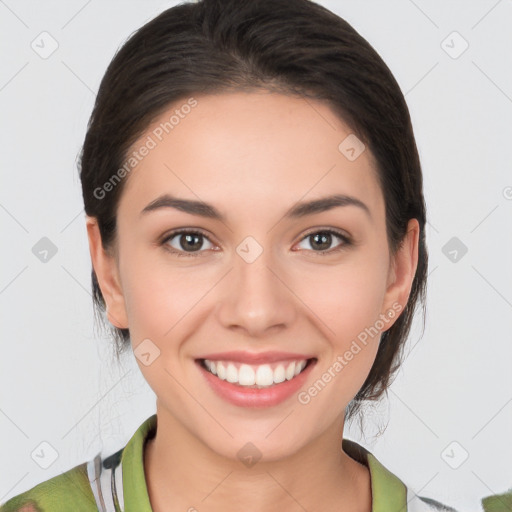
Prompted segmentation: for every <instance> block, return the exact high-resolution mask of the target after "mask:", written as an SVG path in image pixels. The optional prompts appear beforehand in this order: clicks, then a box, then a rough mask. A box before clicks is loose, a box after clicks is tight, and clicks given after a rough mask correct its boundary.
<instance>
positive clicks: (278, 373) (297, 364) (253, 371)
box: [204, 359, 307, 387]
mask: <svg viewBox="0 0 512 512" xmlns="http://www.w3.org/2000/svg"><path fill="white" fill-rule="evenodd" d="M306 364H307V361H306V360H305V359H304V360H301V361H292V362H290V363H288V364H278V365H277V366H275V367H274V369H272V367H271V365H269V364H262V365H254V366H252V365H249V364H241V365H240V367H239V368H238V367H237V366H236V365H235V364H234V363H232V362H227V361H209V360H208V359H205V360H204V365H205V366H206V368H207V369H208V370H209V371H210V373H212V374H213V375H217V376H218V377H219V379H221V380H226V381H228V382H231V383H233V384H238V385H240V386H248V387H251V386H252V387H269V386H272V385H273V384H279V383H281V382H284V381H285V380H291V379H293V378H294V377H295V376H296V375H298V374H299V373H301V372H302V370H304V368H305V367H306Z"/></svg>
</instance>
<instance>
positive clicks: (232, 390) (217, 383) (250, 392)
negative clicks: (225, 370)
mask: <svg viewBox="0 0 512 512" xmlns="http://www.w3.org/2000/svg"><path fill="white" fill-rule="evenodd" d="M196 362H197V365H198V366H199V368H200V369H201V372H202V374H203V375H204V377H205V378H206V381H207V382H208V384H209V385H210V386H211V388H212V389H213V391H215V393H217V395H219V396H220V397H221V398H223V399H224V400H227V401H228V402H230V403H232V404H234V405H238V406H240V407H271V406H273V405H278V404H280V403H281V402H284V401H285V400H286V399H287V398H290V396H292V395H293V394H294V393H296V392H297V391H298V390H299V389H300V387H301V386H302V385H303V384H304V382H305V381H306V379H307V378H308V375H309V373H310V372H311V369H312V368H313V366H314V365H315V362H316V360H313V361H310V362H309V364H308V365H307V367H306V368H305V369H304V370H303V371H302V372H301V373H299V375H297V376H295V377H294V378H293V379H291V380H285V381H284V382H280V383H279V384H274V385H273V386H270V387H268V388H261V389H257V388H246V387H243V386H239V385H238V384H232V383H231V382H228V381H226V380H221V379H219V378H218V377H217V376H215V375H213V374H212V373H210V372H209V371H208V370H206V369H205V368H203V366H202V365H201V363H200V362H199V361H196Z"/></svg>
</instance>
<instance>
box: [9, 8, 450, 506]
mask: <svg viewBox="0 0 512 512" xmlns="http://www.w3.org/2000/svg"><path fill="white" fill-rule="evenodd" d="M80 177H81V181H82V190H83V198H84V205H85V211H86V214H87V218H86V225H87V233H88V239H89V246H90V252H91V259H92V264H93V271H92V285H93V292H94V299H95V304H96V306H97V308H98V310H99V311H100V312H101V313H105V315H106V317H107V318H108V320H109V322H110V324H111V325H112V326H113V335H114V338H115V341H116V343H117V347H118V353H121V352H122V351H123V350H126V349H128V348H129V347H131V348H132V349H133V351H134V355H135V357H136V358H137V363H138V365H139V367H140V370H141V372H142V373H143V375H144V377H145V379H146V380H147V382H148V383H149V385H150V386H151V387H152V389H153V390H154V391H155V394H156V396H157V404H156V405H157V411H156V414H155V415H154V416H152V417H150V418H148V419H147V420H146V421H145V422H144V423H143V424H142V425H141V426H140V427H139V429H138V430H137V431H136V432H135V434H134V435H133V437H132V438H131V439H130V441H129V442H128V443H127V445H126V446H125V447H123V448H122V449H120V450H119V451H118V452H117V453H114V454H103V453H100V454H98V456H97V457H96V458H95V459H94V460H92V461H90V462H88V463H84V464H81V465H79V466H76V467H75V468H73V469H71V470H69V471H68V472H66V473H64V474H62V475H59V476H58V477H55V478H52V479H50V480H48V481H46V482H43V483H42V484H40V485H38V486H36V487H34V488H33V489H31V490H29V491H27V492H25V493H23V494H21V495H19V496H16V497H15V498H13V499H11V500H10V501H9V502H8V503H6V504H5V505H4V506H3V507H2V508H1V510H2V512H6V511H9V510H24V511H28V510H69V508H72V509H73V510H84V511H85V510H125V511H127V512H128V511H130V510H133V511H135V510H137V511H150V510H153V511H175V510H176V511H177V510H189V511H194V510H198V511H207V510H211V511H217V510H226V511H229V510H240V509H243V510H255V511H256V510H258V511H260V510H265V511H274V510H290V511H291V510H310V511H312V510H337V511H355V510H360V511H370V510H372V511H377V510H378V511H398V510H404V511H405V510H409V511H412V510H416V511H418V510H453V509H451V508H449V507H446V506H443V505H441V504H440V503H438V502H436V501H433V500H430V499H427V498H420V497H418V496H416V495H415V494H414V493H413V492H412V490H411V489H408V488H407V487H406V485H405V484H404V483H403V482H402V480H400V479H399V478H398V477H397V476H395V475H394V474H392V473H391V472H389V471H388V470H387V469H386V468H385V467H384V466H383V465H382V464H381V463H380V462H379V461H378V460H377V459H376V458H375V457H374V456H373V455H372V454H371V453H369V452H368V451H367V450H365V449H364V448H363V447H361V446H359V445H358V444H357V443H355V442H353V441H349V440H348V439H343V428H344V425H345V422H347V421H348V420H350V419H351V418H353V417H354V416H355V415H356V414H358V413H360V414H362V413H364V409H363V408H362V404H363V402H364V401H365V400H377V399H379V398H380V397H381V396H382V395H383V393H385V391H386V389H387V387H388V386H389V384H390V382H391V381H392V377H393V375H394V373H395V372H396V370H397V369H398V367H399V364H400V355H401V351H402V348H403V345H404V343H405V342H406V339H407V334H408V332H409V329H410V326H411V322H412V319H413V314H414V311H415V308H416V306H417V305H418V303H419V302H420V301H422V300H424V294H425V282H426V273H427V250H426V246H425V222H426V213H425V204H424V198H423V191H422V174H421V166H420V162H419V158H418V153H417V149H416V144H415V140H414V135H413V130H412V126H411V121H410V117H409V112H408V109H407V106H406V103H405V100H404V98H403V95H402V93H401V91H400V89H399V87H398V85H397V83H396V81H395V80H394V78H393V76H392V74H391V72H390V71H389V69H388V68H387V66H386V65H385V63H384V62H383V61H382V60H381V58H380V57H379V56H378V55H377V54H376V52H375V50H373V48H372V47H371V46H370V45H369V44H368V43H367V41H366V40H364V39H363V38H362V37H361V36H360V35H359V34H358V33H357V32H356V31H355V30H354V29H353V28H352V27H351V26H350V25H348V24H347V23H346V22H345V21H344V20H342V19H340V18H339V17H338V16H335V15H334V14H333V13H331V12H330V11H328V10H327V9H325V8H322V7H320V6H319V5H317V4H315V3H313V2H311V1H309V0H293V1H290V0H279V1H276V0H272V1H270V0H257V1H255V0H242V1H241V0H236V1H235V0H203V1H200V2H197V3H187V4H182V5H178V6H176V7H174V8H171V9H168V10H167V11H165V12H163V13H162V14H161V15H160V16H158V17H157V18H155V19H154V20H152V21H150V22H149V23H147V24H146V25H145V26H143V27H142V28H141V29H140V30H139V31H137V32H136V33H135V34H134V35H133V36H132V37H131V38H130V39H129V40H128V41H127V42H126V44H125V45H124V46H123V47H122V48H121V49H120V51H119V52H118V53H117V55H116V56H115V58H114V59H113V61H112V62H111V64H110V65H109V67H108V69H107V72H106V74H105V76H104V78H103V80H102V83H101V85H100V89H99V92H98V95H97V99H96V104H95V107H94V111H93V113H92V116H91V119H90V123H89V125H88V131H87V135H86V138H85V142H84V146H83V151H82V158H81V169H80Z"/></svg>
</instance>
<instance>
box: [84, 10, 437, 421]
mask: <svg viewBox="0 0 512 512" xmlns="http://www.w3.org/2000/svg"><path fill="white" fill-rule="evenodd" d="M257 89H259V90H267V91H271V92H279V93H282V94H286V95H291V96H302V97H304V98H310V99H316V100H321V101H325V102H327V104H328V105H329V106H330V107H331V109H332V110H333V112H335V113H336V114H337V115H338V116H339V117H340V119H341V120H342V121H343V122H344V123H345V124H347V125H348V126H349V127H350V129H351V130H352V132H353V133H354V134H356V136H357V137H358V138H359V139H360V140H361V141H362V142H363V143H364V144H365V145H366V147H367V148H368V149H369V150H370V153H371V155H372V156H373V157H374V160H375V162H376V167H377V171H378V179H379V182H380V186H381V189H382V192H383V195H384V200H385V205H386V229H387V237H388V243H389V247H390V251H391V253H392V254H394V253H395V251H396V250H397V249H398V248H399V247H400V244H401V242H402V241H403V239H404V237H405V234H406V228H407V223H408V221H409V220H410V219H412V218H415V219H417V220H418V222H419V225H420V238H419V254H418V266H417V270H416V275H415V277H414V281H413V284H412V289H411V293H410V297H409V301H408V303H407V305H406V306H405V308H404V309H403V310H402V312H401V315H400V317H399V318H398V319H397V320H396V322H395V323H394V324H393V326H392V327H391V328H390V329H388V330H387V331H385V332H384V333H383V334H382V338H381V343H380V346H379V349H378V353H377V356H376V360H375V363H374V365H373V367H372V369H371V371H370V373H369V375H368V377H367V379H366V381H365V382H364V384H363V386H362V387H361V389H360V390H359V392H358V393H357V395H356V396H355V398H354V400H353V401H352V402H351V403H350V404H349V406H348V407H347V411H346V412H347V414H346V419H347V420H348V419H350V418H352V417H353V416H354V415H355V413H356V412H357V411H359V409H360V406H361V404H362V402H363V401H365V400H373V401H375V400H378V399H379V398H380V397H381V396H382V394H383V393H385V391H386V390H387V388H388V386H389V385H390V384H391V382H392V380H393V377H394V374H395V373H396V370H397V369H398V368H399V366H400V364H401V360H402V355H403V348H404V344H405V342H406V340H407V336H408V334H409V331H410V327H411V324H412V320H413V316H414V312H415V309H416V307H417V305H418V303H419V302H421V303H422V305H423V327H424V322H425V295H426V276H427V262H428V256H427V249H426V243H425V222H426V208H425V202H424V198H423V183H422V181H423V180H422V172H421V165H420V161H419V155H418V150H417V147H416V142H415V139H414V133H413V128H412V125H411V119H410V115H409V110H408V108H407V104H406V103H405V99H404V97H403V94H402V92H401V90H400V87H399V86H398V84H397V82H396V80H395V78H394V77H393V75H392V73H391V71H390V70H389V68H388V67H387V65H386V64H385V63H384V62H383V60H382V59H381V57H380V56H379V55H378V54H377V52H376V51H375V50H374V49H373V47H372V46H371V45H370V44H369V43H368V42H367V41H366V40H365V39H364V38H363V37H362V36H360V35H359V34H358V33H357V32H356V31H355V30H354V29H353V28H352V27H351V26H350V25H349V24H348V23H347V22H346V21H345V20H343V19H342V18H340V17H339V16H337V15H335V14H334V13H332V12H331V11H329V10H328V9H326V8H324V7H322V6H320V5H318V4H316V3H314V2H313V1H311V0H200V1H197V2H193V3H182V4H179V5H177V6H175V7H172V8H170V9H167V10H166V11H164V12H162V13H161V14H160V15H158V16H157V17H156V18H154V19H153V20H151V21H150V22H148V23H147V24H146V25H144V26H142V27H141V28H140V29H138V30H137V31H136V32H134V33H133V34H132V35H131V36H130V37H129V39H128V40H127V41H126V42H125V44H124V45H123V46H122V47H121V48H120V49H119V50H118V51H117V53H116V55H115V56H114V58H113V60H112V62H111V63H110V64H109V66H108V69H107V71H106V73H105V75H104V77H103V79H102V81H101V84H100V87H99V91H98V94H97V97H96V102H95V105H94V109H93V112H92V114H91V118H90V120H89V123H88V126H87V133H86V136H85V140H84V144H83V147H82V151H81V154H80V171H79V172H80V179H81V182H82V191H83V199H84V206H85V212H86V214H87V215H89V216H92V217H95V218H96V219H97V221H98V224H99V229H100V233H101V238H102V244H103V247H104V249H105V250H109V249H111V248H112V246H113V244H114V242H115V239H116V212H117V207H118V204H119V199H120V197H121V194H122V191H123V185H124V183H125V181H126V179H128V178H129V177H126V178H124V180H122V181H121V182H120V183H119V184H117V185H116V186H115V187H113V188H112V190H110V191H109V192H108V194H107V195H106V196H105V197H101V196H100V195H99V194H98V193H97V192H96V193H95V191H97V190H98V189H99V188H101V187H102V186H103V185H104V184H105V183H106V182H108V181H109V179H110V178H111V177H112V176H113V175H114V174H116V172H117V171H118V170H119V169H121V168H122V167H123V165H124V164H125V160H126V157H127V153H128V150H129V149H130V147H131V146H132V145H133V143H134V142H135V141H136V140H137V139H138V138H139V137H140V136H141V135H142V134H143V133H144V131H145V130H146V129H147V128H148V126H149V125H150V124H151V122H152V121H153V120H154V119H155V118H157V117H158V116H159V115H160V114H161V113H163V112H164V111H165V110H166V109H168V108H169V107H170V106H171V104H174V103H176V102H178V101H182V102H186V101H187V98H190V97H191V96H193V95H194V94H195V95H199V94H208V93H212V94H214V93H219V92H226V91H241V90H242V91H251V90H257ZM340 142H341V141H340ZM92 288H93V299H94V306H95V313H96V315H98V317H99V319H100V320H102V321H104V320H105V317H104V311H105V302H104V299H103V296H102V294H101V290H100V288H99V286H98V281H97V278H96V274H95V272H94V269H93V270H92ZM98 317H97V318H98ZM107 324H108V322H107ZM108 329H110V332H111V334H112V335H113V337H114V340H115V345H116V354H117V357H119V355H120V354H121V353H123V352H124V351H125V350H127V348H128V347H129V346H130V337H129V331H128V329H118V328H115V327H114V326H112V325H110V324H108Z"/></svg>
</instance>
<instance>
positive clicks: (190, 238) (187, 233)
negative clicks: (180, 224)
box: [161, 229, 213, 256]
mask: <svg viewBox="0 0 512 512" xmlns="http://www.w3.org/2000/svg"><path fill="white" fill-rule="evenodd" d="M204 241H208V243H209V244H210V245H211V247H213V244H212V243H211V242H210V240H209V239H208V237H207V236H206V235H205V234H204V233H202V232H201V231H192V230H186V229H182V230H180V231H174V232H172V233H170V234H169V235H167V236H166V237H165V238H164V239H163V240H162V241H161V245H164V246H165V247H166V249H168V250H169V251H171V252H172V253H175V254H176V255H177V256H199V254H193V253H201V252H203V251H201V248H202V247H203V244H204ZM211 247H207V249H211Z"/></svg>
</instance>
